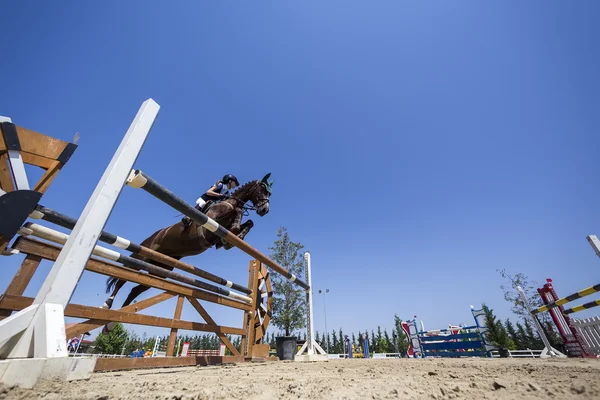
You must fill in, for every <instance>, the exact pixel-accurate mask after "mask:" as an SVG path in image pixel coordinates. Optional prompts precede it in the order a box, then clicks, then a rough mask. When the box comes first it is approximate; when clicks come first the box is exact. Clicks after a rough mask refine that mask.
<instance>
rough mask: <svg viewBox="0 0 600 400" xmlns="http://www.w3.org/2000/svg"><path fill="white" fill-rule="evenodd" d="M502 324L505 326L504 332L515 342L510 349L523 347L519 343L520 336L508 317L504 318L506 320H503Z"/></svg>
mask: <svg viewBox="0 0 600 400" xmlns="http://www.w3.org/2000/svg"><path fill="white" fill-rule="evenodd" d="M504 325H505V327H506V332H507V333H508V336H509V337H510V339H511V340H512V341H513V343H514V344H515V348H514V349H511V350H522V349H525V347H524V344H523V343H521V341H520V337H519V335H518V334H517V331H516V330H515V327H514V326H513V324H512V322H510V319H508V318H506V321H505V322H504Z"/></svg>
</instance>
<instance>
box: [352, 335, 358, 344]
mask: <svg viewBox="0 0 600 400" xmlns="http://www.w3.org/2000/svg"><path fill="white" fill-rule="evenodd" d="M352 344H353V345H354V346H357V345H358V343H357V342H356V336H354V332H353V333H352Z"/></svg>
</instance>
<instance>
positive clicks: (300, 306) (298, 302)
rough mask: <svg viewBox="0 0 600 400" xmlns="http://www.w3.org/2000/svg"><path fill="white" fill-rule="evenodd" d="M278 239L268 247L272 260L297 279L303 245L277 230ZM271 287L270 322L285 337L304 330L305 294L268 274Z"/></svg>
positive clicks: (301, 262) (281, 277)
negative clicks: (271, 313) (271, 307)
mask: <svg viewBox="0 0 600 400" xmlns="http://www.w3.org/2000/svg"><path fill="white" fill-rule="evenodd" d="M277 237H278V239H277V240H276V241H275V242H274V246H273V247H270V248H269V250H271V258H272V259H273V260H274V261H276V262H277V263H278V264H279V265H281V266H282V267H284V268H285V269H287V270H288V271H290V272H291V273H292V274H294V275H296V276H298V277H300V276H302V274H303V266H304V257H303V255H302V253H301V252H300V251H301V250H302V249H303V248H304V245H302V243H299V242H292V241H291V240H290V237H289V234H288V232H287V229H286V228H285V227H283V226H282V227H280V228H279V229H278V230H277ZM271 282H272V284H273V292H274V295H273V316H272V318H271V322H272V323H273V324H275V326H277V327H278V328H279V329H282V330H284V331H285V335H286V336H290V334H291V333H292V332H294V331H295V330H297V329H301V328H304V327H305V326H306V319H305V311H306V298H305V295H304V291H302V290H298V287H297V286H296V285H294V284H293V283H291V282H290V281H288V280H287V279H286V278H284V277H283V276H281V275H279V274H275V273H271Z"/></svg>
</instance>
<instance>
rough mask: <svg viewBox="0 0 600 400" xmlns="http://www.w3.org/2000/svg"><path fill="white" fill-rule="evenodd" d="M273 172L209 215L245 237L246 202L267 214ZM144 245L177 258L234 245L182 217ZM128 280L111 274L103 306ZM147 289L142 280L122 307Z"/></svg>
mask: <svg viewBox="0 0 600 400" xmlns="http://www.w3.org/2000/svg"><path fill="white" fill-rule="evenodd" d="M270 176H271V174H270V173H268V174H267V175H265V176H264V177H263V178H262V179H261V180H255V181H250V182H248V183H246V184H244V185H242V186H241V187H240V188H238V189H237V190H236V191H235V192H233V194H232V195H231V197H229V198H228V199H226V200H222V201H220V202H218V203H214V204H213V205H212V206H210V208H209V209H208V211H207V212H206V215H207V216H208V217H209V218H212V219H213V220H215V221H216V222H217V223H219V224H220V225H221V226H223V227H224V228H227V229H228V230H229V231H230V232H231V233H233V234H234V235H236V236H237V237H239V238H240V239H242V240H244V237H245V236H246V235H247V234H248V232H250V230H251V229H252V227H253V226H254V222H252V220H250V219H249V220H247V221H246V222H244V223H243V224H242V223H241V222H242V217H243V216H244V213H245V211H246V209H248V207H246V203H248V202H249V201H250V202H251V203H252V205H253V207H250V209H253V210H255V211H256V214H257V215H258V216H260V217H264V216H265V215H267V213H268V212H269V198H270V197H271V194H272V186H273V181H270V180H269V177H270ZM141 245H142V246H143V247H148V248H150V249H152V250H155V251H158V252H160V253H163V254H165V255H167V256H170V257H172V258H174V259H176V260H180V259H181V258H183V257H188V256H194V255H198V254H201V253H203V252H205V251H206V250H208V249H210V248H211V247H213V246H215V248H216V249H219V248H221V247H223V248H224V249H225V250H229V249H231V248H232V247H233V246H232V245H231V244H229V243H227V242H225V241H223V240H222V239H221V238H219V237H218V236H217V235H215V234H214V233H213V232H211V231H209V230H207V229H206V228H204V227H202V226H201V225H200V224H198V223H196V222H195V221H191V223H189V224H185V223H184V222H183V220H182V221H180V222H177V223H175V224H173V225H171V226H168V227H166V228H163V229H160V230H158V231H156V232H154V233H153V234H152V235H151V236H149V237H148V238H146V239H145V240H144V241H143V242H142V243H141ZM131 257H133V258H136V259H138V260H143V261H146V262H150V263H152V264H154V265H157V266H159V267H161V268H165V269H167V270H169V271H172V270H173V267H171V266H168V265H165V264H162V263H159V262H157V261H154V260H149V259H147V258H146V257H143V256H140V255H139V254H132V256H131ZM125 282H126V281H125V280H123V279H119V278H114V277H109V278H108V279H107V280H106V293H111V291H112V293H111V294H110V297H109V298H108V299H106V301H105V302H104V305H103V308H105V309H110V308H111V307H112V305H113V301H114V299H115V296H116V295H117V293H118V292H119V290H120V289H121V288H122V287H123V285H124V284H125ZM148 289H150V288H149V287H148V286H144V285H141V284H139V285H137V286H135V287H134V288H133V289H131V292H130V293H129V295H128V296H127V299H125V301H124V302H123V305H122V306H121V307H125V306H128V305H129V304H131V302H133V300H135V299H136V298H137V297H138V296H139V295H140V294H142V293H144V292H145V291H146V290H148ZM112 327H114V323H109V324H107V325H106V326H105V327H104V329H103V330H102V332H103V333H108V332H110V330H111V329H112Z"/></svg>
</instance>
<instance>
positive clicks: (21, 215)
mask: <svg viewBox="0 0 600 400" xmlns="http://www.w3.org/2000/svg"><path fill="white" fill-rule="evenodd" d="M158 110H159V106H158V104H156V103H155V102H154V101H153V100H151V99H149V100H147V101H146V102H144V104H143V105H142V106H141V108H140V110H139V111H138V113H137V115H136V117H135V118H134V120H133V122H132V124H131V126H130V127H129V130H128V131H127V133H126V135H125V137H124V139H123V141H122V142H121V144H120V146H119V148H118V149H117V151H116V152H115V155H114V156H113V158H112V160H111V162H110V164H109V165H108V167H107V168H106V171H105V172H104V174H103V176H102V178H101V179H100V181H99V182H98V185H97V186H96V188H95V190H94V192H93V194H92V195H91V197H90V199H89V201H88V202H87V204H86V206H85V208H84V210H83V212H82V213H81V216H80V217H79V219H78V220H77V221H75V220H74V219H72V218H70V217H67V216H64V215H62V214H59V213H57V212H54V211H53V210H50V209H48V208H45V207H43V206H40V205H39V200H40V198H41V194H42V193H43V191H42V189H43V190H45V189H46V188H47V184H46V185H44V184H42V185H41V186H40V187H39V188H38V189H39V190H38V191H35V190H30V189H29V186H28V184H27V177H26V174H25V173H24V168H21V166H22V165H21V164H22V161H23V159H25V161H27V159H26V153H24V154H21V153H19V148H18V146H15V145H13V144H11V145H10V146H9V145H5V146H4V147H0V156H1V157H2V158H0V162H2V163H4V164H5V166H6V167H7V168H5V170H6V169H8V170H10V171H11V174H9V173H6V172H3V173H2V174H0V183H2V192H0V216H1V218H0V235H2V236H1V239H2V242H1V243H3V245H4V247H7V244H8V243H9V242H10V239H11V238H12V237H13V236H14V234H15V233H17V232H18V233H20V234H21V236H20V237H18V238H17V239H16V241H15V243H14V244H13V246H12V248H11V249H10V250H9V251H7V252H8V253H11V254H15V253H17V252H20V253H23V254H25V255H26V258H25V260H24V262H23V264H22V265H21V267H20V268H19V271H18V272H17V274H16V275H15V277H14V279H13V281H12V282H11V284H10V285H9V288H8V289H7V292H6V293H5V294H4V295H3V296H2V298H1V301H0V309H2V310H3V312H4V319H3V320H1V321H0V358H1V359H6V360H5V361H0V371H2V372H1V377H0V381H1V382H3V383H5V384H10V385H19V386H24V387H32V386H33V385H34V384H35V383H36V382H37V380H38V377H39V376H40V375H41V372H42V370H44V371H45V373H46V375H45V376H46V378H52V377H53V376H59V377H62V378H65V377H66V379H82V378H87V377H89V373H91V371H93V370H107V369H120V368H136V367H158V366H175V365H197V364H206V363H209V362H211V361H216V362H224V361H228V360H229V361H244V360H245V359H246V358H251V357H252V356H253V355H254V352H255V350H256V349H260V350H259V351H258V350H257V352H258V353H260V354H264V353H267V354H268V351H266V352H265V351H264V346H267V350H268V345H264V344H262V338H263V337H264V333H265V332H264V330H265V329H266V327H267V325H268V322H269V320H270V314H271V306H272V297H271V296H272V291H271V287H270V281H269V271H268V270H267V268H266V266H268V267H270V268H271V270H272V271H274V272H277V273H279V274H282V275H283V276H285V277H286V278H287V279H288V280H289V281H290V282H292V283H294V284H295V285H297V286H299V287H301V288H302V289H304V290H305V291H306V296H307V304H308V310H307V339H308V340H307V341H306V343H305V345H304V346H303V349H301V351H300V352H299V353H298V354H297V356H296V359H297V360H319V359H326V358H327V356H326V355H324V354H325V352H324V351H323V350H322V349H321V348H320V347H319V346H318V344H316V342H315V341H314V332H313V324H312V293H311V290H310V255H309V254H308V253H305V268H306V272H307V274H306V276H307V278H306V279H307V281H308V283H306V282H304V281H302V280H301V279H298V278H297V277H296V276H294V275H293V274H291V273H290V272H289V271H287V270H286V269H285V268H283V267H281V266H280V265H279V264H277V263H276V262H275V261H273V260H271V259H270V258H268V257H267V256H265V255H264V254H262V253H261V252H259V251H258V250H256V249H254V248H253V247H252V246H250V245H249V244H247V243H246V242H244V241H243V240H241V239H240V238H238V237H237V236H235V235H234V234H232V233H231V232H229V231H228V230H227V229H225V228H224V227H222V226H220V225H219V224H218V223H217V222H216V221H214V220H213V219H211V218H209V217H207V216H206V215H205V214H203V213H201V212H200V211H198V210H196V209H195V208H194V207H192V206H190V205H188V204H187V203H186V202H184V201H183V200H182V199H180V198H179V197H177V196H175V195H174V194H173V193H172V192H170V191H169V190H167V189H166V188H165V187H163V186H161V185H160V184H158V182H156V181H154V180H153V179H152V178H150V177H149V176H148V175H146V174H144V173H143V172H141V171H139V170H136V171H134V170H132V167H133V164H134V162H135V160H136V158H137V156H138V154H139V152H140V150H141V148H142V146H143V144H144V142H145V140H146V137H147V135H148V133H149V131H150V129H151V127H152V125H153V123H154V119H155V118H156V115H157V113H158ZM9 123H10V122H9ZM2 127H3V132H4V131H5V128H4V125H2ZM13 128H14V126H12V125H11V126H9V132H10V129H13ZM16 131H17V132H19V128H16ZM21 131H22V132H24V130H21ZM13 136H14V135H13ZM34 136H37V137H44V138H46V139H41V141H40V143H42V144H40V145H38V147H40V146H41V147H43V146H44V145H45V144H47V143H53V142H52V141H53V140H55V139H53V138H48V137H45V136H44V135H41V134H36V135H34ZM4 137H5V138H6V135H4ZM26 137H27V136H24V135H22V136H21V137H20V138H26ZM44 140H45V142H44ZM58 142H60V141H58ZM60 144H61V145H63V144H64V142H60ZM11 146H12V147H11ZM23 147H25V146H23ZM34 147H35V146H34ZM62 147H63V151H66V150H64V148H67V147H68V148H70V149H72V148H73V146H68V145H66V144H65V145H63V146H62ZM7 148H8V149H9V150H10V151H6V149H7ZM13 149H14V151H13ZM2 150H4V152H3V151H2ZM21 150H23V148H21ZM15 152H16V153H19V155H21V159H20V161H19V157H16V156H15V154H16V153H15ZM71 153H72V151H71ZM64 159H65V157H63V158H62V159H57V160H55V162H54V163H53V164H51V165H50V163H49V164H48V165H49V166H50V167H51V168H50V169H52V171H58V170H59V169H60V168H61V167H62V166H63V165H64V163H65V162H66V161H65V160H64ZM66 159H67V160H68V158H66ZM14 160H16V161H14ZM13 161H14V162H13ZM42 167H44V166H42ZM50 169H49V170H50ZM55 174H56V172H52V173H47V175H48V177H47V179H46V181H45V182H47V181H48V180H49V179H50V178H53V177H54V175H55ZM7 182H10V184H8V183H7ZM124 183H126V184H127V185H129V186H131V187H134V188H141V189H143V190H144V191H146V192H148V193H150V194H152V195H153V196H154V197H156V198H157V199H159V200H161V201H163V202H164V203H166V204H168V205H170V206H171V207H173V208H174V209H176V210H178V211H179V212H181V213H182V214H184V215H186V216H188V217H189V218H191V219H192V221H194V222H196V223H197V224H199V225H200V226H202V227H203V228H205V229H207V230H208V231H210V232H212V233H214V234H215V235H217V236H218V237H219V238H221V239H223V240H224V241H225V242H227V243H229V244H230V245H233V246H235V247H238V248H239V249H240V250H242V251H244V252H245V253H247V254H249V255H251V256H252V257H253V258H255V260H254V261H251V263H250V274H249V284H248V287H244V286H243V285H239V284H234V283H233V282H230V281H228V280H226V279H224V278H220V277H218V276H216V275H213V274H209V273H207V272H206V271H201V270H200V269H198V268H196V267H193V266H191V265H189V264H186V263H183V262H181V261H179V260H176V259H172V258H170V257H168V256H165V255H162V254H157V253H155V252H154V253H153V252H152V250H151V249H147V248H143V247H142V246H139V245H137V244H135V243H132V242H131V241H128V240H126V239H124V238H120V237H118V236H116V235H112V234H109V233H107V232H103V231H102V229H103V227H104V225H105V224H106V221H107V219H108V217H109V215H110V213H111V211H112V209H113V207H114V205H115V203H116V200H117V198H118V196H119V194H120V192H121V190H122V188H123V186H124V185H123V184H124ZM36 188H37V187H36ZM29 216H32V217H34V218H37V219H45V220H46V221H48V222H52V223H56V224H58V225H60V226H63V227H67V228H70V229H72V232H71V234H70V235H67V234H64V233H61V232H58V231H55V230H53V229H51V228H48V227H44V226H42V225H39V224H35V223H27V224H25V225H23V223H24V222H25V221H26V219H27V218H28V217H29ZM9 217H10V218H9ZM28 236H34V237H37V238H42V239H44V240H49V241H51V242H54V243H55V244H50V243H46V242H42V241H39V240H35V239H32V238H31V237H28ZM99 239H100V240H102V241H104V242H105V243H108V244H112V245H115V246H116V247H118V248H121V249H127V250H129V251H131V252H132V253H134V254H142V255H144V256H145V257H147V258H149V259H152V260H155V261H156V260H157V259H158V261H159V262H161V263H165V264H168V265H170V266H172V267H173V268H179V269H182V270H184V271H186V272H190V273H192V274H195V275H197V276H200V277H202V278H204V279H207V280H211V281H212V282H214V283H218V284H221V285H225V286H226V288H219V287H217V286H214V285H212V284H208V283H206V282H202V281H199V280H197V279H195V278H191V277H187V276H185V275H181V274H179V273H174V272H172V271H168V270H165V269H162V271H159V270H157V269H154V268H153V266H152V264H150V263H149V262H146V261H141V260H137V259H135V258H133V257H129V256H125V255H123V254H121V253H118V252H117V251H114V250H110V249H107V248H105V247H102V246H97V245H96V243H97V241H98V240H99ZM56 243H58V244H62V245H63V246H62V247H60V246H57V245H56ZM92 254H94V255H95V256H96V257H93V258H90V257H91V256H92ZM42 259H46V260H50V261H55V262H54V265H53V267H52V269H51V271H50V272H49V274H48V276H47V278H46V280H45V281H44V283H43V284H42V287H41V288H40V290H39V291H38V293H37V296H36V297H35V298H26V297H23V296H22V294H23V292H24V290H25V287H26V286H27V284H28V283H29V281H30V280H31V277H32V276H33V273H34V272H35V270H36V269H37V266H38V265H39V263H40V262H41V260H42ZM84 269H87V270H90V271H93V272H96V273H100V274H104V275H107V276H111V277H115V278H119V279H123V280H125V281H129V282H134V283H138V284H139V285H141V286H149V287H154V288H157V289H161V290H163V291H164V292H163V293H160V294H158V295H156V296H153V297H150V298H148V299H145V300H142V301H140V302H138V303H136V304H132V305H128V306H125V307H123V308H121V309H120V310H108V309H103V308H98V307H90V306H82V305H75V304H69V301H70V299H71V297H72V294H73V292H74V290H75V288H76V286H77V282H78V281H79V279H80V277H81V274H82V273H83V271H84ZM144 271H146V272H144ZM232 289H236V290H237V292H234V291H233V290H232ZM238 292H241V293H238ZM175 296H177V306H176V310H175V313H174V316H173V318H172V319H170V318H161V317H153V316H148V315H140V314H136V313H137V312H138V311H141V310H143V309H145V308H147V307H150V306H152V305H154V304H158V303H160V302H162V301H165V300H167V299H169V298H173V297H175ZM248 298H250V301H248ZM185 299H187V300H188V302H190V303H191V304H192V306H194V308H195V309H196V310H197V311H198V313H199V314H200V315H201V316H202V318H203V319H204V320H205V321H206V323H198V322H191V321H182V320H180V317H181V311H182V307H183V303H184V300H185ZM198 299H201V300H205V301H209V302H213V303H217V304H221V305H224V306H228V307H233V308H236V309H240V310H243V311H244V318H243V326H242V328H232V327H223V326H219V325H217V324H216V323H215V322H214V320H212V318H211V317H210V316H209V315H208V313H207V312H206V310H204V308H203V307H202V306H201V305H200V303H199V302H198ZM12 311H17V312H16V313H14V314H12V315H10V313H11V312H12ZM65 315H67V316H71V317H76V318H84V319H87V320H86V321H85V322H83V323H81V324H79V326H78V327H77V329H71V330H70V331H68V332H67V333H68V335H69V337H72V336H76V335H75V333H77V332H81V331H84V332H85V331H87V330H90V329H94V328H95V327H99V326H102V325H104V324H106V323H109V322H117V321H118V322H125V323H133V324H136V323H137V324H143V325H151V326H160V327H166V328H171V335H170V338H169V346H168V347H167V353H169V351H172V348H173V346H174V341H175V337H176V333H177V330H178V329H186V330H198V331H205V332H214V333H216V334H217V335H218V336H219V337H220V338H221V340H222V341H223V343H224V344H225V345H226V346H227V347H228V348H229V349H230V350H231V351H232V353H233V354H236V352H237V350H236V349H235V347H233V346H232V345H231V343H228V340H226V337H225V335H226V334H237V335H240V336H242V353H243V354H239V353H238V355H234V356H231V357H229V358H227V357H226V356H220V357H218V359H211V356H206V357H198V356H196V357H181V358H173V357H164V358H162V357H161V358H151V359H145V358H141V359H106V360H98V361H97V360H96V359H91V358H90V359H86V358H84V357H81V358H78V359H77V363H76V364H73V363H72V362H71V360H70V359H68V358H67V356H68V351H67V346H66V343H67V340H66V337H67V336H66V335H65V322H64V316H65ZM261 346H262V347H261ZM304 352H306V353H307V354H306V355H304ZM323 355H324V357H323ZM34 366H35V367H34ZM25 371H28V372H29V373H28V374H25V373H24V372H25ZM31 371H38V372H39V373H37V374H36V373H31Z"/></svg>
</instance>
